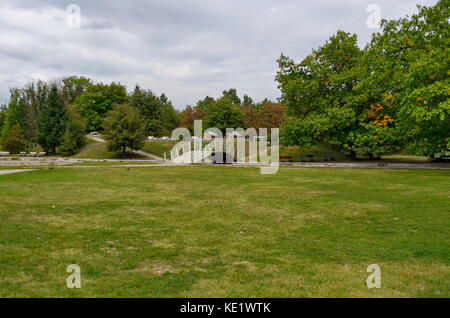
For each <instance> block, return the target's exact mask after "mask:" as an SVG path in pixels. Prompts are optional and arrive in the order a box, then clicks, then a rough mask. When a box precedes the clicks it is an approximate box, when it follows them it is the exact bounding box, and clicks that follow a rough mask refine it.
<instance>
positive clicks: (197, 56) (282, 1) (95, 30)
mask: <svg viewBox="0 0 450 318" xmlns="http://www.w3.org/2000/svg"><path fill="white" fill-rule="evenodd" d="M436 2H437V1H436V0H395V1H393V0H379V1H378V0H368V1H366V0H313V1H301V0H109V1H106V0H105V1H95V0H83V1H81V0H80V1H77V0H72V1H61V0H30V1H22V0H0V70H1V71H0V102H5V101H6V100H8V98H9V88H10V87H15V86H22V85H24V84H25V83H27V82H29V81H31V80H33V79H38V78H40V79H52V78H56V77H61V76H68V75H83V76H87V77H90V78H92V79H93V80H95V81H103V82H111V81H118V82H121V83H122V84H125V85H127V87H128V89H129V90H131V89H133V87H134V85H135V84H137V83H139V84H140V85H141V87H144V88H150V89H152V90H153V91H155V92H156V93H158V94H160V93H163V92H164V93H166V95H167V96H168V97H169V98H170V99H171V100H172V101H173V103H174V106H175V107H176V108H178V109H180V108H183V107H184V106H185V105H186V104H195V102H196V101H197V100H199V99H200V98H203V97H204V96H206V95H210V96H214V97H217V96H219V95H220V94H221V92H222V90H224V89H227V88H236V89H237V90H238V93H239V94H240V95H243V94H249V95H250V96H252V97H254V99H256V100H258V101H259V100H262V99H263V98H264V97H268V98H270V99H276V98H277V97H279V95H280V93H279V91H278V89H277V84H276V83H275V81H274V77H275V73H276V70H277V63H276V59H277V58H278V57H279V56H280V54H281V53H284V54H286V55H288V56H290V57H292V58H295V59H296V60H300V59H301V58H303V57H305V56H306V55H307V54H308V53H309V52H310V51H311V49H312V48H316V47H317V46H319V45H321V44H322V43H324V41H325V40H327V39H328V38H329V36H330V35H332V34H333V33H334V32H335V31H336V30H338V29H342V30H345V31H348V32H352V33H357V34H358V35H359V36H360V45H361V46H363V45H364V44H365V43H366V42H367V41H368V40H369V39H370V34H371V33H372V32H374V31H376V29H371V28H369V27H368V26H367V19H368V17H369V16H370V15H371V14H372V13H373V11H372V13H369V12H367V8H368V6H369V5H370V4H377V5H378V6H379V8H381V15H382V17H384V18H388V19H391V18H398V17H401V16H404V15H406V14H412V13H414V12H415V11H416V5H417V4H422V5H433V4H435V3H436ZM70 4H76V5H78V6H79V8H80V9H81V25H80V28H76V26H77V24H76V22H77V20H76V14H75V15H74V14H72V15H70V16H69V15H68V10H67V8H68V6H69V5H70ZM69 11H70V10H69ZM71 12H74V11H71ZM74 17H75V18H74ZM74 26H75V28H74Z"/></svg>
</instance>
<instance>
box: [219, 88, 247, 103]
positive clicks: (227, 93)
mask: <svg viewBox="0 0 450 318" xmlns="http://www.w3.org/2000/svg"><path fill="white" fill-rule="evenodd" d="M222 97H227V98H229V99H230V100H231V102H232V103H233V104H234V105H236V106H240V105H241V104H242V101H241V98H240V97H239V96H238V94H237V91H236V89H235V88H230V89H229V90H224V91H223V92H222Z"/></svg>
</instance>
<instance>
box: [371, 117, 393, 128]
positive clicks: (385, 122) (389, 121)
mask: <svg viewBox="0 0 450 318" xmlns="http://www.w3.org/2000/svg"><path fill="white" fill-rule="evenodd" d="M393 122H394V119H393V118H392V117H391V116H389V115H384V116H383V117H382V119H377V120H374V123H375V125H377V126H381V127H386V126H387V125H389V124H392V123H393Z"/></svg>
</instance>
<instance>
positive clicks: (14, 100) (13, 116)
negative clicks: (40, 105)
mask: <svg viewBox="0 0 450 318" xmlns="http://www.w3.org/2000/svg"><path fill="white" fill-rule="evenodd" d="M10 95H11V97H10V101H9V104H8V108H7V110H6V114H5V124H4V125H3V129H2V138H1V139H2V140H3V142H5V139H6V138H7V136H8V133H9V130H10V129H11V128H12V127H13V126H15V125H19V126H20V128H21V131H24V130H25V129H26V125H25V120H26V104H25V100H24V98H23V94H22V92H21V91H20V90H19V89H18V88H13V89H11V90H10Z"/></svg>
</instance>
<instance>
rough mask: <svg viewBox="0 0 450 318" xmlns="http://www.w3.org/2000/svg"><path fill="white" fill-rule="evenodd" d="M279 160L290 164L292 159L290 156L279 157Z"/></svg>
mask: <svg viewBox="0 0 450 318" xmlns="http://www.w3.org/2000/svg"><path fill="white" fill-rule="evenodd" d="M280 160H282V161H283V160H287V161H289V162H292V157H291V156H281V157H280Z"/></svg>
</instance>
